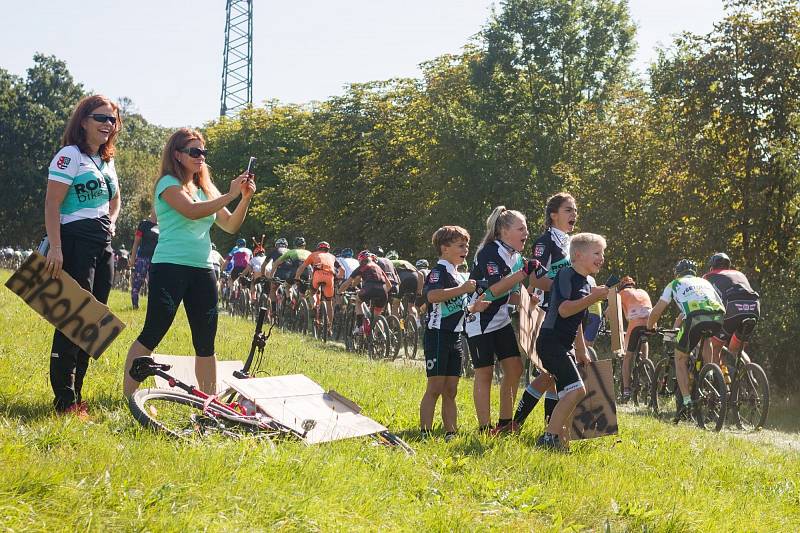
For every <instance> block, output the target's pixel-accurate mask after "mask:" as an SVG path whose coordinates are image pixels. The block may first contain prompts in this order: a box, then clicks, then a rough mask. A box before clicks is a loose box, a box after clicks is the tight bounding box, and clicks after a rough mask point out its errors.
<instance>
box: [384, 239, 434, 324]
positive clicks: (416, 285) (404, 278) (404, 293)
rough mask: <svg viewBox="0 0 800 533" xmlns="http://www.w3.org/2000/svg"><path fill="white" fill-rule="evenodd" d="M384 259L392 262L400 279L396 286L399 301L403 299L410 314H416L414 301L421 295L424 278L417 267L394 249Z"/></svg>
mask: <svg viewBox="0 0 800 533" xmlns="http://www.w3.org/2000/svg"><path fill="white" fill-rule="evenodd" d="M386 259H388V260H389V261H391V262H392V266H394V269H395V271H396V272H397V278H398V279H399V280H400V283H399V285H398V286H397V296H396V298H397V299H399V300H400V301H401V302H403V301H405V302H406V304H407V305H408V306H409V309H408V311H409V312H411V314H412V315H414V314H416V309H415V308H414V305H413V304H414V302H415V301H416V299H417V298H418V297H420V296H422V287H423V285H424V284H425V278H424V277H422V275H421V274H420V273H419V272H418V271H417V268H416V267H415V266H414V265H412V264H411V263H409V262H408V261H406V260H404V259H400V256H399V255H398V253H397V252H395V251H394V250H391V251H389V253H387V254H386Z"/></svg>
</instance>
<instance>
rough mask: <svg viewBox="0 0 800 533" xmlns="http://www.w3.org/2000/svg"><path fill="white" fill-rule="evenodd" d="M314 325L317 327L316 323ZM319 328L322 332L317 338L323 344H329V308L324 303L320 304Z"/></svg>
mask: <svg viewBox="0 0 800 533" xmlns="http://www.w3.org/2000/svg"><path fill="white" fill-rule="evenodd" d="M314 324H315V326H316V325H317V324H316V322H315V323H314ZM319 327H320V329H321V330H322V331H319V332H318V335H317V338H318V339H320V340H321V341H322V342H328V306H326V305H325V304H324V303H321V304H320V310H319Z"/></svg>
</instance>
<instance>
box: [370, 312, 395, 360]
mask: <svg viewBox="0 0 800 533" xmlns="http://www.w3.org/2000/svg"><path fill="white" fill-rule="evenodd" d="M390 335H391V333H390V331H389V323H388V322H386V318H385V317H383V316H381V315H378V316H376V317H374V318H373V321H372V324H371V327H370V332H369V356H370V358H372V359H385V358H388V357H389V349H390V348H391V346H390V344H389V343H390V341H389V339H390Z"/></svg>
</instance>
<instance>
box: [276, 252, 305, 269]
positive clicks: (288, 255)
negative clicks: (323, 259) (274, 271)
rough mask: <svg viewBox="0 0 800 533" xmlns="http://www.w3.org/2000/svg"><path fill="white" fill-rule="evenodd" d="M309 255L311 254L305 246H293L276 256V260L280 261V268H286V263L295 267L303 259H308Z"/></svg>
mask: <svg viewBox="0 0 800 533" xmlns="http://www.w3.org/2000/svg"><path fill="white" fill-rule="evenodd" d="M309 255H311V252H309V251H308V250H306V249H305V248H294V249H292V250H287V251H286V252H284V254H283V255H282V256H280V257H279V258H278V261H280V262H281V263H282V264H281V269H283V268H286V264H287V263H288V264H289V265H291V266H293V267H294V268H297V267H298V266H300V265H301V264H302V263H303V261H305V260H306V259H308V256H309Z"/></svg>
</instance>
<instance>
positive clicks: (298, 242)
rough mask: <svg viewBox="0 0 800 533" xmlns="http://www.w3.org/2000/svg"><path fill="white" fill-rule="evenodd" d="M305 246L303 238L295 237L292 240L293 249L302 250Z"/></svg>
mask: <svg viewBox="0 0 800 533" xmlns="http://www.w3.org/2000/svg"><path fill="white" fill-rule="evenodd" d="M305 245H306V240H305V239H304V238H303V237H295V239H294V247H295V248H302V247H304V246H305Z"/></svg>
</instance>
